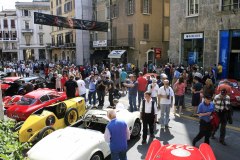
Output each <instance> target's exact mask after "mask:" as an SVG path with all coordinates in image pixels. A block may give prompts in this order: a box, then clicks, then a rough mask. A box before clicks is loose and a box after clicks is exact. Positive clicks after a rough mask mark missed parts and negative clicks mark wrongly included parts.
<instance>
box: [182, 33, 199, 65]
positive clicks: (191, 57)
mask: <svg viewBox="0 0 240 160" xmlns="http://www.w3.org/2000/svg"><path fill="white" fill-rule="evenodd" d="M182 37H183V38H182V46H183V48H182V54H181V60H180V62H181V63H183V64H184V65H193V64H197V65H199V66H201V67H202V66H203V48H204V34H203V33H184V34H183V36H182Z"/></svg>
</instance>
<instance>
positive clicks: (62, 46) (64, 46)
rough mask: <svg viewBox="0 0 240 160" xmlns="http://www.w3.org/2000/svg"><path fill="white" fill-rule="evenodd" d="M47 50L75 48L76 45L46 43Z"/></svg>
mask: <svg viewBox="0 0 240 160" xmlns="http://www.w3.org/2000/svg"><path fill="white" fill-rule="evenodd" d="M47 47H48V48H76V43H64V44H63V43H48V44H47Z"/></svg>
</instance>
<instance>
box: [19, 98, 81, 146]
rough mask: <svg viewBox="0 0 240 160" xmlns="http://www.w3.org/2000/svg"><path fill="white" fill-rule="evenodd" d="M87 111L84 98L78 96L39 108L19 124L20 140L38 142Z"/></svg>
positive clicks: (71, 122)
mask: <svg viewBox="0 0 240 160" xmlns="http://www.w3.org/2000/svg"><path fill="white" fill-rule="evenodd" d="M85 112H86V106H85V101H84V98H82V97H76V98H72V99H68V100H65V101H62V102H58V103H55V104H52V105H50V106H48V107H44V108H42V109H39V110H37V111H36V112H34V113H33V114H32V115H30V116H29V117H28V118H27V119H26V121H25V122H23V124H22V125H21V124H19V125H21V126H19V128H20V127H21V128H20V130H19V141H20V142H37V141H39V140H40V139H42V138H44V137H45V136H47V135H48V134H50V133H52V132H53V131H55V130H57V129H60V128H64V127H66V126H69V125H71V124H73V123H74V122H76V121H77V120H78V119H79V118H81V116H83V114H84V113H85Z"/></svg>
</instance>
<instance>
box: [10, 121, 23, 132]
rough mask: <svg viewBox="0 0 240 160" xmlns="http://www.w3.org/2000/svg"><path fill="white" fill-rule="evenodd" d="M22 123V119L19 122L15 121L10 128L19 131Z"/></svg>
mask: <svg viewBox="0 0 240 160" xmlns="http://www.w3.org/2000/svg"><path fill="white" fill-rule="evenodd" d="M23 123H24V121H20V122H18V123H16V124H15V126H14V127H13V128H12V131H13V132H17V131H19V130H20V128H21V127H22V125H23Z"/></svg>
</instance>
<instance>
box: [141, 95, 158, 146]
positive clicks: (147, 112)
mask: <svg viewBox="0 0 240 160" xmlns="http://www.w3.org/2000/svg"><path fill="white" fill-rule="evenodd" d="M140 116H141V117H140V118H141V119H142V121H143V136H142V144H146V138H147V133H148V126H149V132H150V137H151V138H154V123H155V122H157V105H156V102H155V101H154V100H153V99H152V98H151V92H150V91H147V92H145V93H144V100H143V103H142V107H141V109H140Z"/></svg>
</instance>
